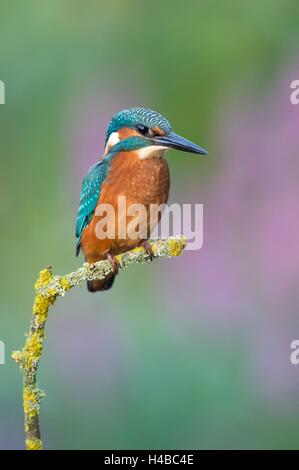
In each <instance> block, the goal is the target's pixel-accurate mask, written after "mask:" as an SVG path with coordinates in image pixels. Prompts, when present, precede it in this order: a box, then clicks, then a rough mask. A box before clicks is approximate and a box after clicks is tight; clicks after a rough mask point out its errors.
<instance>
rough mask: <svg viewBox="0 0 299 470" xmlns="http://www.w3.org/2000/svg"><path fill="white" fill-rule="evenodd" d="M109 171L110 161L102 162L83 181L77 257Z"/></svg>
mask: <svg viewBox="0 0 299 470" xmlns="http://www.w3.org/2000/svg"><path fill="white" fill-rule="evenodd" d="M108 171H109V161H108V159H104V160H101V161H100V162H98V163H96V164H95V165H93V166H92V167H91V168H89V170H88V173H87V175H86V176H85V178H84V180H83V183H82V188H81V194H80V204H79V209H78V213H77V222H76V237H77V238H78V243H77V247H76V256H78V254H79V251H80V242H81V236H82V232H83V229H84V228H85V227H87V225H88V224H89V223H90V221H91V219H92V216H93V213H94V210H95V208H96V205H97V202H98V199H99V195H100V191H101V186H102V184H103V182H104V180H105V179H106V177H107V175H108Z"/></svg>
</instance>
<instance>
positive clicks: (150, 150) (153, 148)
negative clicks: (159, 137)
mask: <svg viewBox="0 0 299 470" xmlns="http://www.w3.org/2000/svg"><path fill="white" fill-rule="evenodd" d="M166 150H168V147H163V146H162V145H149V146H148V147H144V148H142V149H138V150H135V152H136V153H137V155H138V157H139V158H140V160H145V159H146V158H150V157H163V156H164V153H165V152H166Z"/></svg>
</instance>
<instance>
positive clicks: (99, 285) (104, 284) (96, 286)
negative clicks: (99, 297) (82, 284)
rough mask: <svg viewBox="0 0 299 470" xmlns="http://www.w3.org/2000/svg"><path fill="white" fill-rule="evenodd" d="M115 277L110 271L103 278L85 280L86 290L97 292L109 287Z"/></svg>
mask: <svg viewBox="0 0 299 470" xmlns="http://www.w3.org/2000/svg"><path fill="white" fill-rule="evenodd" d="M114 279H115V274H113V273H111V274H110V275H109V276H108V277H106V278H105V279H100V280H96V281H87V290H88V291H89V292H98V291H105V290H109V289H111V287H112V286H113V283H114Z"/></svg>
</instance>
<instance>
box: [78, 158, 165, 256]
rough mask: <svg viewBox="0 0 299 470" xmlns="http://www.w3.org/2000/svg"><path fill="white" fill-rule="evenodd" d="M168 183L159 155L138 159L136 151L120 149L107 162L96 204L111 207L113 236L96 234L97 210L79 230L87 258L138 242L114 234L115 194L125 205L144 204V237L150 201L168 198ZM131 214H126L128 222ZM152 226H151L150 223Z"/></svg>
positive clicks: (126, 248) (148, 231)
mask: <svg viewBox="0 0 299 470" xmlns="http://www.w3.org/2000/svg"><path fill="white" fill-rule="evenodd" d="M169 187H170V179H169V169H168V165H167V162H166V160H165V159H164V158H163V157H157V156H154V157H149V158H146V159H144V160H141V159H140V158H139V157H138V155H137V153H136V152H134V151H131V152H120V153H119V154H118V155H116V156H115V157H114V158H113V159H112V162H111V167H110V171H109V175H108V176H107V178H106V180H105V182H104V183H103V185H102V188H101V192H100V196H99V200H98V205H99V204H103V203H105V204H111V205H112V206H113V207H114V209H115V220H114V223H115V229H116V230H115V232H116V237H115V238H114V239H107V238H105V239H103V240H100V239H99V238H97V236H96V226H97V223H98V222H99V220H100V219H101V217H99V216H97V215H96V213H97V210H96V211H95V215H94V217H93V219H92V220H91V222H90V224H89V225H88V227H86V228H85V229H84V231H83V234H82V239H81V247H82V250H83V252H84V254H85V256H86V258H87V260H88V261H89V262H95V261H97V260H99V259H103V258H105V257H106V255H107V252H108V251H109V252H110V253H112V254H118V253H121V252H124V251H127V250H129V249H131V248H133V247H134V246H137V245H138V244H139V242H140V238H139V239H137V240H136V238H131V237H129V236H126V238H125V239H123V238H119V237H118V196H125V197H126V205H127V207H128V206H129V205H130V204H142V205H144V206H145V207H146V210H147V216H146V220H145V221H144V223H145V224H146V226H147V237H149V236H150V218H149V214H150V205H151V204H158V205H160V204H163V203H166V202H167V200H168V194H169ZM131 219H132V217H131V218H130V217H127V220H126V222H127V223H129V222H130V220H131ZM151 228H153V226H152V227H151Z"/></svg>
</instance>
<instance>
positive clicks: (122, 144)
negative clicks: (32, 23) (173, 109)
mask: <svg viewBox="0 0 299 470" xmlns="http://www.w3.org/2000/svg"><path fill="white" fill-rule="evenodd" d="M105 145H106V146H105V155H107V154H108V153H110V154H111V153H112V154H115V153H118V152H121V151H126V152H128V151H131V150H135V151H137V152H138V155H139V157H140V158H148V157H150V156H154V155H159V156H161V155H163V154H164V152H165V151H166V150H168V149H171V148H173V149H177V150H182V151H183V152H190V153H198V154H201V155H207V154H208V152H207V151H206V150H204V149H203V148H202V147H199V146H198V145H196V144H194V143H193V142H190V141H189V140H187V139H185V138H184V137H181V136H179V135H178V134H176V133H175V132H173V130H172V127H171V125H170V123H169V121H167V119H165V118H164V117H163V116H161V114H159V113H157V112H156V111H152V110H151V109H146V108H129V109H125V110H123V111H120V112H119V113H117V114H115V115H114V116H113V118H112V120H111V121H110V124H109V126H108V129H107V134H106V142H105Z"/></svg>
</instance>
